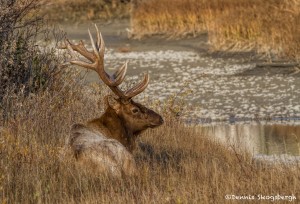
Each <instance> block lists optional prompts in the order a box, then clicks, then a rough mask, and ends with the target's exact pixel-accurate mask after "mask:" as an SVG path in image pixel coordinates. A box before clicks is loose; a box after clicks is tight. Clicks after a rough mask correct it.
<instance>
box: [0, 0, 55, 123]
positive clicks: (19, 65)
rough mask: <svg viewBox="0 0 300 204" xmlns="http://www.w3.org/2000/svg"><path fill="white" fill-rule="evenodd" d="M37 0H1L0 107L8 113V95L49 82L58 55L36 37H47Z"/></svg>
mask: <svg viewBox="0 0 300 204" xmlns="http://www.w3.org/2000/svg"><path fill="white" fill-rule="evenodd" d="M41 5H42V4H41V3H40V1H38V0H11V1H1V9H0V82H1V83H0V109H1V108H2V109H3V110H4V113H5V114H4V117H5V118H7V117H8V112H10V111H9V109H10V107H11V99H12V98H13V97H14V95H18V94H19V93H22V94H24V96H28V95H29V94H30V93H36V92H37V91H39V90H41V89H43V90H45V89H47V88H49V87H50V86H52V84H53V82H54V80H55V75H56V74H57V72H58V67H59V64H60V59H59V58H58V57H57V55H56V53H55V52H56V51H55V49H54V48H49V47H48V48H43V47H42V46H40V45H38V44H41V43H39V41H38V39H41V38H44V37H45V38H47V37H48V34H49V29H46V28H45V25H44V21H43V19H42V18H41V17H40V16H39V9H40V6H41Z"/></svg>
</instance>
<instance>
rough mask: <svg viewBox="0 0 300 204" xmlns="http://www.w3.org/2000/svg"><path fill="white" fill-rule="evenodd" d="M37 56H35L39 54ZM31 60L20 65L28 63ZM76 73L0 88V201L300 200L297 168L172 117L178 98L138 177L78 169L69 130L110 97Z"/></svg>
mask: <svg viewBox="0 0 300 204" xmlns="http://www.w3.org/2000/svg"><path fill="white" fill-rule="evenodd" d="M19 2H21V3H22V2H24V1H19ZM27 2H31V1H27ZM20 8H21V7H20ZM13 28H14V27H13ZM18 29H19V28H18ZM16 37H17V38H18V35H17V36H16ZM12 39H13V38H12ZM35 40H36V39H35V38H34V39H32V40H30V41H28V43H29V45H32V46H34V45H36V41H35ZM27 51H28V50H25V49H21V50H19V52H18V54H22V53H23V54H26V53H27ZM45 52H46V53H45V54H47V51H45ZM32 53H33V55H32V56H30V57H32V58H34V59H35V57H37V56H39V54H40V53H38V52H32ZM55 54H56V55H57V56H62V58H63V55H62V54H61V53H56V52H53V53H52V52H51V57H53V60H54V62H53V63H55V65H56V66H58V65H59V63H61V62H62V61H63V59H61V58H56V57H55ZM27 59H28V58H20V59H19V61H18V62H20V64H23V65H24V67H25V68H26V67H27V66H29V65H30V64H31V61H28V60H27ZM47 62H48V61H47ZM1 65H2V64H1ZM71 69H74V67H71ZM79 77H80V76H79V73H78V72H76V71H73V70H68V69H62V71H61V72H60V73H59V74H57V75H55V77H54V78H53V83H51V85H48V86H47V87H45V88H43V89H37V90H35V91H34V92H30V93H24V92H22V91H17V92H4V93H3V99H5V101H8V102H9V103H8V104H9V105H8V106H7V105H5V104H4V103H1V104H0V105H1V106H0V116H1V117H0V201H1V203H224V202H225V195H226V194H230V195H231V194H235V195H249V194H250V195H257V194H262V195H277V194H278V193H279V194H281V195H295V196H296V197H297V198H298V199H299V198H300V197H299V196H300V193H299V192H300V191H299V189H300V171H299V170H300V166H299V165H296V164H295V165H294V166H285V165H276V166H275V165H267V164H259V163H257V162H255V161H253V160H252V158H251V155H249V154H248V153H247V152H245V151H244V150H240V149H238V148H236V147H226V146H224V145H221V144H219V143H218V142H217V141H214V140H213V139H212V138H208V137H207V136H205V134H204V133H203V132H202V129H201V127H196V126H195V127H188V126H186V125H185V124H183V123H181V122H180V121H179V120H178V119H177V118H176V117H175V116H173V115H174V114H175V115H177V114H176V110H173V111H174V113H170V111H169V110H170V108H171V110H172V108H173V107H172V106H174V101H173V100H170V101H171V103H170V104H168V103H167V104H166V105H165V106H162V105H161V106H160V108H161V109H162V111H163V112H164V118H165V121H166V123H165V125H164V126H163V127H161V128H159V129H154V130H150V131H146V132H145V133H144V135H143V136H142V138H141V139H140V142H141V145H140V148H139V149H138V151H136V152H135V153H134V157H135V159H136V161H137V163H138V174H137V175H136V176H133V177H124V178H121V179H114V178H109V177H106V176H104V175H100V174H95V173H94V172H92V171H90V170H89V169H84V168H82V167H81V166H78V165H77V163H76V161H75V159H74V158H73V157H72V155H70V154H69V152H68V148H66V147H65V140H66V138H67V137H68V135H69V128H70V126H71V124H73V123H75V122H76V123H77V122H82V123H84V122H85V121H87V120H89V119H92V118H95V117H97V116H99V115H100V114H101V113H102V112H103V109H104V108H105V107H104V106H103V105H102V104H104V103H103V101H101V99H103V96H104V95H106V94H107V89H105V88H104V87H103V86H98V85H96V86H93V85H89V86H85V85H83V83H82V81H80V80H78V78H79ZM24 86H26V84H25V85H24ZM5 94H6V95H5ZM99 99H100V103H99V102H98V101H99ZM3 104H4V105H3ZM99 104H100V105H99ZM158 108H159V107H158Z"/></svg>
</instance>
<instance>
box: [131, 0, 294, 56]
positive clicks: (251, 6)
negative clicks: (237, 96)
mask: <svg viewBox="0 0 300 204" xmlns="http://www.w3.org/2000/svg"><path fill="white" fill-rule="evenodd" d="M131 15H132V16H131V20H132V22H131V23H132V29H133V32H134V33H135V34H136V35H137V36H144V35H153V34H167V35H177V36H178V35H181V36H182V35H197V34H199V33H203V32H208V33H209V40H210V42H211V43H212V45H213V46H214V47H215V48H216V49H224V48H229V47H231V48H232V46H234V48H235V49H239V50H245V49H248V50H249V49H254V48H255V49H258V50H259V51H260V52H267V53H271V54H279V55H285V56H288V57H290V58H293V59H299V56H300V50H299V49H300V1H299V0H267V1H260V0H201V1H199V0H184V1H183V0H161V1H157V0H148V1H139V3H137V4H136V6H135V7H134V9H133V12H132V14H131Z"/></svg>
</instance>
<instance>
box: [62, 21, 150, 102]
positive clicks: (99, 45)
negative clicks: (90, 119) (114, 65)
mask: <svg viewBox="0 0 300 204" xmlns="http://www.w3.org/2000/svg"><path fill="white" fill-rule="evenodd" d="M95 28H96V31H97V41H96V43H95V42H94V39H93V36H92V34H91V31H90V29H88V33H89V37H90V40H91V44H92V47H93V51H88V50H87V49H86V47H85V46H84V43H83V42H82V41H80V43H79V44H78V45H74V44H72V43H71V42H70V41H68V40H66V41H65V44H66V46H65V48H67V49H68V50H69V51H70V54H72V55H74V51H76V52H78V53H79V54H81V55H82V56H83V57H85V58H86V59H88V60H89V61H90V62H91V63H88V62H85V61H82V60H79V59H78V58H77V60H72V61H70V63H72V64H76V65H79V66H82V67H85V68H88V69H92V70H94V71H96V72H97V73H98V75H99V77H100V78H101V80H102V81H103V82H104V83H105V84H106V85H107V86H108V87H109V88H110V89H111V90H112V91H113V92H114V93H115V94H116V95H117V96H118V97H120V98H122V99H125V100H129V99H130V98H132V97H134V96H136V95H138V94H139V93H141V92H142V91H144V90H145V89H146V87H147V86H148V83H149V75H148V73H147V74H146V75H145V76H144V79H143V80H142V81H141V82H140V83H138V84H136V85H135V86H134V87H132V88H131V89H129V90H127V91H126V92H123V91H122V90H121V89H120V88H119V87H118V86H119V85H120V84H121V83H122V82H123V81H124V78H125V75H126V71H127V63H128V61H126V62H125V63H124V65H123V66H121V67H120V68H119V69H118V70H117V71H116V72H115V73H114V74H112V75H110V74H108V73H107V72H106V71H105V70H104V52H105V43H104V40H103V37H102V35H101V33H100V32H99V29H98V27H97V25H96V24H95Z"/></svg>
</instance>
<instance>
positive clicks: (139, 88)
mask: <svg viewBox="0 0 300 204" xmlns="http://www.w3.org/2000/svg"><path fill="white" fill-rule="evenodd" d="M149 80H150V77H149V74H148V73H146V74H145V76H144V79H143V80H142V81H141V82H140V83H138V84H136V85H135V86H134V87H132V88H131V89H129V90H127V91H126V92H125V94H124V95H125V97H126V98H127V99H129V98H132V97H134V96H136V95H138V94H140V93H141V92H143V91H144V90H145V89H146V88H147V86H148V84H149Z"/></svg>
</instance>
